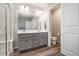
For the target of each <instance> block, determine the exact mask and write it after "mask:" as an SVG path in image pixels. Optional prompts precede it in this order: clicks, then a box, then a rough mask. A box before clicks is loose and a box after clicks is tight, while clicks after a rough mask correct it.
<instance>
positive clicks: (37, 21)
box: [17, 12, 48, 51]
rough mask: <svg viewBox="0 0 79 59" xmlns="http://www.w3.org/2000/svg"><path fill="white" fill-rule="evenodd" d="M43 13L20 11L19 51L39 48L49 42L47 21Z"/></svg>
mask: <svg viewBox="0 0 79 59" xmlns="http://www.w3.org/2000/svg"><path fill="white" fill-rule="evenodd" d="M41 17H42V16H41V15H35V14H34V13H31V12H30V13H25V12H24V13H23V12H20V13H18V30H17V35H18V49H19V51H23V50H29V49H34V48H38V47H41V46H44V45H47V43H48V32H47V30H46V22H45V21H42V20H43V19H42V18H41Z"/></svg>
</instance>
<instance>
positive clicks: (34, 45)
mask: <svg viewBox="0 0 79 59" xmlns="http://www.w3.org/2000/svg"><path fill="white" fill-rule="evenodd" d="M33 47H34V48H36V47H38V40H34V41H33Z"/></svg>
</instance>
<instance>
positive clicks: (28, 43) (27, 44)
mask: <svg viewBox="0 0 79 59" xmlns="http://www.w3.org/2000/svg"><path fill="white" fill-rule="evenodd" d="M30 48H32V38H23V40H20V42H19V50H25V49H26V50H27V49H30Z"/></svg>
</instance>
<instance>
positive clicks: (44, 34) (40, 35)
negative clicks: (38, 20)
mask: <svg viewBox="0 0 79 59" xmlns="http://www.w3.org/2000/svg"><path fill="white" fill-rule="evenodd" d="M40 37H48V34H47V33H39V38H40Z"/></svg>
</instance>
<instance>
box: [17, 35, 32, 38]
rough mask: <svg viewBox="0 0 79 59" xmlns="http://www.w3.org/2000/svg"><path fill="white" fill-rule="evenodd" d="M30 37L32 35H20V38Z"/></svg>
mask: <svg viewBox="0 0 79 59" xmlns="http://www.w3.org/2000/svg"><path fill="white" fill-rule="evenodd" d="M28 37H32V34H19V35H18V38H19V39H20V38H28Z"/></svg>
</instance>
